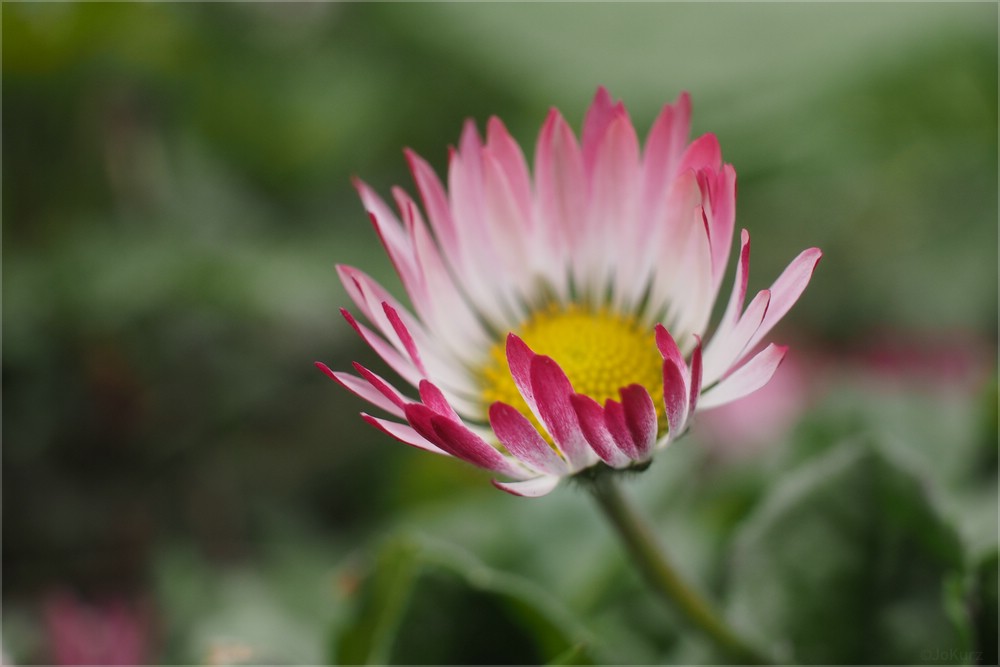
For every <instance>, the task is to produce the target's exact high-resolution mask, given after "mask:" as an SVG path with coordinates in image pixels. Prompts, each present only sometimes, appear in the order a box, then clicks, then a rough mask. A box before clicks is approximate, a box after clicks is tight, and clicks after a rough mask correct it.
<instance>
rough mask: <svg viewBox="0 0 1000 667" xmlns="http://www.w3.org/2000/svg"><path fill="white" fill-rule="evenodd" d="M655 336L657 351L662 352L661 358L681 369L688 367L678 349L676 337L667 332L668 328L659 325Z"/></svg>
mask: <svg viewBox="0 0 1000 667" xmlns="http://www.w3.org/2000/svg"><path fill="white" fill-rule="evenodd" d="M655 335H656V349H658V350H659V351H660V356H662V357H663V359H664V361H670V362H671V363H673V364H675V365H676V366H679V367H681V368H684V367H686V364H685V363H684V356H683V355H682V354H681V351H680V348H678V347H677V342H676V341H675V340H674V337H673V336H671V335H670V332H669V331H667V328H666V327H665V326H663V325H662V324H657V325H656V327H655Z"/></svg>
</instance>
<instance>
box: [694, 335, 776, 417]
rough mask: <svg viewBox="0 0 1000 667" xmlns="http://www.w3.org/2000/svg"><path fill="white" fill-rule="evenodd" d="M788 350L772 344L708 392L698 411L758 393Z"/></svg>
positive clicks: (699, 402)
mask: <svg viewBox="0 0 1000 667" xmlns="http://www.w3.org/2000/svg"><path fill="white" fill-rule="evenodd" d="M787 350H788V348H787V347H785V346H783V345H775V344H774V343H771V344H770V345H768V346H767V347H765V348H764V349H763V350H761V351H760V352H759V353H757V356H755V357H753V358H752V359H751V360H750V361H748V362H747V363H745V364H744V365H743V366H741V367H740V368H739V369H738V370H736V371H735V372H734V373H733V374H732V375H730V376H729V377H727V378H725V379H724V380H722V381H721V382H720V383H719V384H717V385H715V386H714V387H712V388H711V389H709V390H708V391H706V392H705V393H704V394H703V395H702V396H701V398H700V399H699V401H698V409H699V410H708V409H710V408H715V407H718V406H720V405H724V404H726V403H730V402H732V401H735V400H736V399H738V398H743V397H744V396H746V395H747V394H751V393H753V392H755V391H757V390H758V389H760V388H761V387H763V386H764V385H765V384H767V382H768V380H770V379H771V376H772V375H774V372H775V371H776V370H777V369H778V365H779V364H780V363H781V360H782V359H784V358H785V352H786V351H787Z"/></svg>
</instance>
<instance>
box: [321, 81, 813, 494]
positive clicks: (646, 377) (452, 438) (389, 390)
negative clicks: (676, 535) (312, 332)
mask: <svg viewBox="0 0 1000 667" xmlns="http://www.w3.org/2000/svg"><path fill="white" fill-rule="evenodd" d="M690 114H691V104H690V100H689V98H688V95H687V94H686V93H685V94H682V95H681V96H680V97H679V98H678V99H677V101H676V102H674V103H673V104H668V105H666V106H664V108H663V110H662V112H661V113H660V115H659V117H658V118H657V119H656V121H655V122H654V124H653V127H652V129H651V130H650V132H649V136H648V137H647V139H646V143H645V147H644V148H643V149H642V150H640V145H639V141H638V139H637V136H636V132H635V129H634V127H633V126H632V122H631V120H630V119H629V116H628V113H627V111H626V110H625V107H624V106H623V105H622V103H621V102H617V103H616V102H614V101H612V99H611V97H610V96H609V94H608V92H607V91H606V90H605V89H604V88H600V89H598V91H597V95H596V96H595V98H594V101H593V103H592V104H591V106H590V108H589V110H588V111H587V114H586V118H585V121H584V126H583V134H582V137H581V141H579V142H578V141H577V138H576V136H575V135H574V133H573V131H572V130H571V129H570V127H569V126H568V125H567V123H566V121H565V120H563V118H562V116H561V115H560V114H559V112H558V111H556V110H554V109H553V110H552V111H551V112H550V113H549V115H548V118H547V119H546V121H545V124H544V125H543V126H542V130H541V134H540V136H539V139H538V144H537V148H536V152H535V159H534V169H533V170H532V172H529V169H528V166H527V163H526V161H525V158H524V155H523V153H522V152H521V149H520V147H519V146H518V144H517V143H516V142H515V141H514V139H513V138H511V136H510V134H508V132H507V130H506V128H505V127H504V125H503V123H501V121H500V120H499V119H497V118H491V119H490V120H489V122H488V123H487V127H486V142H485V143H483V142H482V140H481V138H480V136H479V133H478V131H477V130H476V127H475V125H474V124H473V123H472V122H471V121H470V122H467V123H466V125H465V128H464V129H463V132H462V135H461V139H460V141H459V145H458V149H457V150H454V149H453V150H452V151H451V153H450V160H449V165H448V186H447V189H446V188H445V187H444V185H443V184H442V183H441V181H440V180H439V179H438V177H437V175H436V174H435V173H434V171H433V170H432V169H431V168H430V167H429V166H428V164H427V163H426V162H424V160H422V159H421V158H420V157H419V156H417V155H416V154H414V153H413V152H411V151H406V158H407V160H408V161H409V165H410V169H411V171H412V173H413V177H414V180H415V181H416V185H417V189H418V191H419V193H420V198H421V200H422V203H423V212H421V208H420V207H418V206H417V204H416V203H415V202H414V201H413V199H411V198H410V196H409V195H408V194H407V193H406V192H404V191H403V190H402V189H399V188H394V189H393V191H392V194H393V198H394V199H395V203H396V206H397V208H398V210H399V215H398V216H397V215H396V214H395V213H394V212H393V211H392V209H391V208H390V207H389V206H388V205H387V204H386V203H385V202H384V201H383V200H382V199H381V198H380V197H379V196H378V195H376V194H375V192H374V191H372V189H371V188H369V187H368V186H367V185H366V184H364V183H363V182H361V181H357V182H356V186H357V189H358V192H359V193H360V195H361V200H362V202H363V203H364V206H365V208H366V209H367V211H368V214H369V216H370V217H371V220H372V223H373V224H374V226H375V229H376V231H377V232H378V235H379V237H380V238H381V240H382V243H383V244H384V246H385V249H386V251H387V252H388V254H389V257H390V258H391V259H392V262H393V264H394V265H395V267H396V270H397V272H398V273H399V276H400V278H401V280H402V283H403V285H404V287H405V289H406V292H407V296H408V297H409V301H410V303H411V304H412V310H411V309H409V308H407V307H405V306H404V305H402V304H401V303H400V302H399V301H397V300H396V299H395V298H394V297H393V296H392V295H390V294H389V293H388V292H387V291H386V290H385V289H384V288H383V287H381V286H380V285H379V284H378V283H376V282H375V281H374V280H372V279H371V278H370V277H369V276H367V275H366V274H364V273H363V272H361V271H360V270H358V269H355V268H353V267H349V266H339V267H338V272H339V275H340V279H341V281H342V282H343V284H344V287H345V288H346V290H347V293H348V294H349V295H350V297H351V299H352V300H353V301H354V303H355V305H356V306H357V308H358V310H360V311H361V313H362V314H363V315H364V316H365V318H366V319H367V320H368V322H369V323H371V325H373V326H374V329H372V328H369V327H368V326H366V325H365V324H363V323H361V322H359V321H358V320H357V319H356V318H355V317H354V316H353V315H352V314H351V313H349V312H348V311H346V310H344V311H343V314H344V317H345V318H346V319H347V321H348V322H349V323H350V325H351V326H352V327H353V328H354V329H355V330H356V331H357V333H358V334H359V335H360V336H361V337H362V338H363V339H364V340H365V341H366V342H367V343H368V344H369V345H370V346H371V347H372V348H373V349H374V350H375V351H376V352H377V353H378V355H379V356H380V357H381V358H382V359H383V360H384V361H385V362H386V363H387V364H388V365H389V366H390V367H391V368H392V369H393V370H394V371H396V373H398V374H399V376H400V377H402V378H403V380H404V381H406V382H407V383H409V384H410V385H412V386H413V387H414V388H415V389H416V391H417V395H416V396H410V395H407V394H405V393H403V392H402V391H400V390H399V389H397V388H396V387H395V386H393V384H391V383H390V382H389V381H387V380H385V379H383V378H382V377H380V376H379V375H377V374H376V373H374V372H373V371H371V370H369V369H367V368H365V367H363V366H361V365H360V364H355V365H354V366H355V369H356V371H357V373H358V374H357V375H353V374H350V373H341V372H334V371H331V370H330V369H329V368H327V367H326V366H325V365H323V364H317V365H318V366H319V367H320V368H321V369H322V370H323V371H324V372H325V373H327V374H328V375H329V376H330V377H332V378H333V379H334V380H336V381H337V382H339V383H340V384H341V385H343V386H344V387H346V388H347V389H349V390H350V391H352V392H354V393H355V394H357V395H358V396H360V397H361V398H364V399H365V400H367V401H369V402H371V403H372V404H374V405H375V406H377V407H379V408H381V409H382V410H384V411H385V412H386V413H388V414H389V415H390V416H391V417H393V418H394V419H385V418H381V417H375V416H371V415H368V414H365V413H362V416H363V417H364V419H365V420H367V421H368V422H369V423H371V424H372V425H373V426H375V427H377V428H379V429H381V430H382V431H384V432H386V433H388V434H389V435H391V436H393V437H395V438H397V439H399V440H401V441H402V442H404V443H406V444H409V445H413V446H414V447H419V448H421V449H425V450H428V451H431V452H435V453H438V454H445V455H450V456H454V457H456V458H460V459H463V460H465V461H468V462H469V463H472V464H473V465H476V466H479V467H481V468H486V469H488V470H491V471H493V472H494V473H496V474H497V475H498V476H499V477H500V478H502V479H500V480H494V484H496V486H498V487H499V488H501V489H503V490H505V491H508V492H510V493H514V494H516V495H526V496H538V495H543V494H545V493H548V492H549V491H551V490H552V489H553V488H554V487H555V486H556V485H557V484H558V483H559V481H560V480H561V479H563V478H565V477H568V476H571V475H575V474H577V473H579V472H581V471H583V470H586V469H588V468H591V467H593V466H598V465H604V466H607V467H611V468H618V469H623V468H630V467H635V466H640V465H644V464H646V463H647V462H648V461H649V460H650V458H651V457H652V455H653V453H654V452H655V451H656V450H658V449H660V448H663V447H665V446H666V445H667V444H669V443H670V442H672V441H673V440H676V439H677V438H678V437H679V436H680V435H681V434H683V433H684V431H685V430H686V429H687V428H688V425H689V423H690V421H691V417H692V415H693V414H694V413H695V411H696V410H701V409H705V408H709V407H715V406H719V405H722V404H724V403H728V402H730V401H733V400H736V399H738V398H741V397H743V396H745V395H747V394H749V393H751V392H753V391H755V390H756V389H758V388H760V387H761V386H763V385H764V384H766V383H767V381H768V380H769V379H770V377H771V375H772V374H773V373H774V371H775V369H776V368H777V367H778V364H779V363H780V362H781V360H782V358H783V356H784V354H785V348H784V347H780V346H777V345H774V344H770V345H767V346H766V347H764V348H763V349H762V350H759V351H758V348H759V347H760V344H761V342H762V341H763V339H764V337H765V336H766V335H767V333H768V332H769V331H770V330H771V328H772V327H773V326H774V325H775V324H776V323H777V322H778V320H780V319H781V318H782V317H783V316H784V315H785V313H786V312H788V310H789V308H791V306H792V305H793V304H794V303H795V301H796V300H797V299H798V298H799V296H800V295H801V294H802V291H803V290H804V289H805V287H806V285H807V284H808V282H809V279H810V277H811V276H812V272H813V269H814V267H815V266H816V263H817V262H818V261H819V258H820V251H819V250H818V249H816V248H811V249H809V250H806V251H804V252H802V253H801V254H800V255H799V256H798V257H797V258H795V260H793V261H792V263H791V264H790V265H789V266H788V268H787V269H786V270H785V271H784V272H783V273H782V274H781V276H780V277H779V278H778V279H777V280H776V281H775V282H774V284H773V285H772V286H771V288H770V289H767V290H763V291H761V292H759V293H758V294H757V295H756V296H755V297H754V298H753V299H751V300H750V303H749V304H748V305H746V307H744V302H745V297H746V291H747V278H748V272H749V263H750V237H749V234H748V233H747V232H746V231H745V230H744V231H742V233H741V235H740V251H739V257H738V263H737V265H736V276H735V282H734V285H733V288H732V292H731V295H730V297H729V302H728V306H727V308H726V310H725V313H724V314H723V316H722V319H721V320H720V321H719V322H718V324H717V325H716V326H715V328H714V332H713V334H712V336H711V338H710V339H706V338H705V332H706V329H707V328H708V326H709V319H710V316H711V313H712V308H713V305H714V303H715V299H716V296H717V295H718V292H719V289H720V285H721V282H722V278H723V274H724V273H725V270H726V265H727V262H728V260H729V255H730V247H731V246H732V244H733V229H734V222H735V211H736V172H735V171H734V170H733V168H732V166H731V165H728V164H724V163H723V162H722V156H721V151H720V149H719V144H718V141H717V140H716V138H715V136H714V135H711V134H706V135H704V136H701V137H699V138H698V139H696V140H694V141H693V142H689V140H688V134H689V129H690ZM425 214H426V221H425V218H424V215H425ZM703 340H706V341H707V342H706V343H705V344H704V348H703Z"/></svg>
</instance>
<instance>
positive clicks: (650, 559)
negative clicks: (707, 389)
mask: <svg viewBox="0 0 1000 667" xmlns="http://www.w3.org/2000/svg"><path fill="white" fill-rule="evenodd" d="M613 477H614V475H609V474H604V475H595V476H594V477H593V478H591V479H590V480H589V483H588V484H587V487H588V488H589V489H590V491H591V493H592V494H593V496H594V498H595V499H596V500H597V503H598V505H600V507H601V509H602V510H603V512H604V515H605V516H606V517H607V518H608V520H609V521H610V522H611V525H612V526H613V527H614V529H615V532H616V533H617V534H618V537H620V538H621V540H622V542H623V543H624V544H625V548H626V550H627V551H628V554H629V556H630V557H631V558H632V561H633V562H634V563H635V565H636V566H637V567H638V568H639V570H640V571H641V572H642V574H643V576H644V577H645V578H646V580H647V581H648V582H649V583H650V584H651V585H652V586H653V588H654V589H655V590H656V592H657V593H658V594H659V595H660V596H661V597H663V598H664V599H666V601H667V602H668V603H670V604H672V605H674V606H675V607H676V608H677V609H678V610H680V612H681V613H682V614H683V615H684V617H685V618H686V619H687V620H688V621H689V622H690V623H691V624H692V625H694V626H695V627H697V628H698V629H699V630H701V631H702V632H703V633H704V634H705V635H707V636H708V637H709V638H710V639H711V640H712V641H713V642H714V643H715V644H716V645H717V646H718V647H719V648H720V649H722V650H723V651H724V652H725V653H726V655H727V656H729V657H730V658H731V659H732V660H734V661H736V662H737V663H739V664H750V665H765V664H769V662H770V661H769V660H767V658H765V657H764V656H763V655H762V654H761V653H760V652H759V651H757V649H755V648H753V647H752V646H750V645H749V644H748V643H747V642H745V641H744V640H743V639H742V638H741V637H739V636H738V635H737V634H736V633H735V632H734V631H733V630H732V628H730V627H729V626H728V625H727V624H726V622H725V621H724V620H723V618H722V617H721V616H720V615H719V613H718V612H717V611H716V610H715V609H713V608H712V605H711V604H710V603H709V602H708V601H707V600H706V599H705V598H704V597H703V596H702V595H701V594H700V593H698V591H696V590H695V589H694V588H692V587H691V586H690V585H689V584H688V583H687V582H685V581H684V580H683V579H682V578H681V576H680V575H679V573H678V572H677V570H676V569H675V568H674V566H673V564H672V563H671V562H670V559H669V558H668V557H667V555H666V553H665V552H664V551H663V549H662V547H661V546H660V544H659V542H658V541H657V539H656V535H655V534H654V533H653V531H652V529H651V528H650V526H649V524H648V523H647V522H646V521H645V520H643V518H642V517H641V516H640V515H639V514H638V512H637V511H636V509H635V508H634V507H633V506H632V505H631V504H630V503H629V502H628V501H627V499H626V498H625V496H624V495H622V492H621V490H620V489H619V488H618V485H617V483H616V482H615V480H614V479H613Z"/></svg>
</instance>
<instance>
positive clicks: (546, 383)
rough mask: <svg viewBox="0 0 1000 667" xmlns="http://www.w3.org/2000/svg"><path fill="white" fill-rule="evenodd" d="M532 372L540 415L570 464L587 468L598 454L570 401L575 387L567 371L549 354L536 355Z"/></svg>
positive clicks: (533, 390) (578, 467)
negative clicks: (592, 449) (591, 447)
mask: <svg viewBox="0 0 1000 667" xmlns="http://www.w3.org/2000/svg"><path fill="white" fill-rule="evenodd" d="M530 374H531V390H532V393H533V395H534V399H535V401H536V403H537V405H538V413H539V414H538V416H539V418H540V419H541V421H542V423H543V424H544V425H545V428H546V429H547V430H548V432H549V433H550V434H551V435H552V439H553V440H555V442H556V444H558V445H559V448H560V449H561V450H562V451H563V453H564V454H565V455H566V458H567V459H568V460H569V463H570V467H572V468H573V469H574V470H580V469H582V468H585V467H587V466H588V465H590V464H591V463H593V462H594V460H595V459H596V456H595V455H594V452H593V451H591V449H590V447H588V446H587V441H586V439H585V438H584V437H583V432H582V431H581V430H580V422H579V421H578V420H577V417H576V411H575V410H573V405H572V403H571V402H570V396H572V395H573V393H574V392H573V386H572V385H571V384H570V382H569V378H567V377H566V373H564V372H563V369H562V368H560V367H559V364H557V363H556V362H555V361H553V360H552V359H551V358H550V357H545V356H540V355H536V356H535V358H534V359H532V360H531V370H530Z"/></svg>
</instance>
